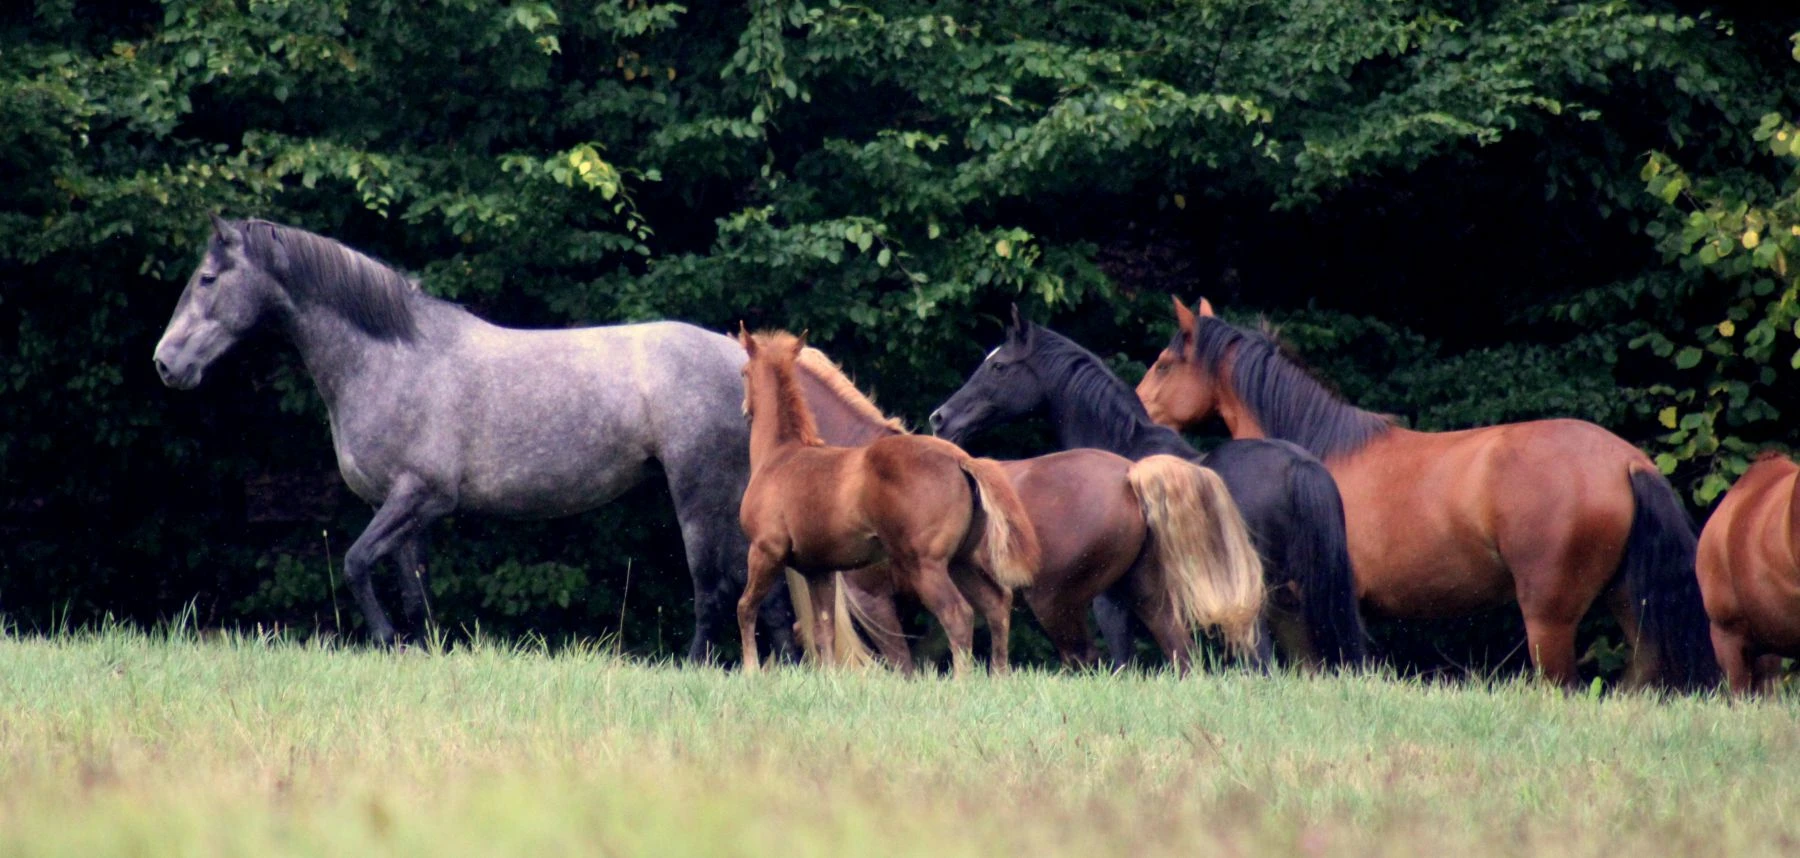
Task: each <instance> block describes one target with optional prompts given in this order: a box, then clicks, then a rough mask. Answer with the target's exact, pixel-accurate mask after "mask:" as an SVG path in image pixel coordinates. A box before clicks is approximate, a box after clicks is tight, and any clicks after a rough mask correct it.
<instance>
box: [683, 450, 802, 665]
mask: <svg viewBox="0 0 1800 858" xmlns="http://www.w3.org/2000/svg"><path fill="white" fill-rule="evenodd" d="M665 467H667V466H666V465H665ZM690 470H692V469H683V470H677V469H675V468H673V467H669V468H668V471H669V492H670V494H671V495H673V496H674V498H675V518H676V519H677V520H678V521H679V522H680V523H681V541H682V544H683V546H684V547H685V548H686V549H687V561H688V573H689V574H690V575H691V576H693V580H694V639H693V641H692V643H690V644H689V645H688V659H689V660H691V661H695V662H700V663H709V662H711V661H713V660H714V659H715V658H716V655H717V653H716V651H715V650H714V647H713V643H714V641H715V640H716V636H717V635H718V634H719V633H720V632H721V631H722V630H724V629H727V628H733V629H735V628H736V622H737V619H736V618H737V601H738V597H739V596H740V595H742V593H743V591H744V579H745V573H744V558H745V557H746V556H748V552H749V543H748V542H747V541H746V540H745V539H744V533H743V529H742V528H741V526H740V525H739V524H738V503H739V501H740V500H741V498H742V489H737V490H733V489H732V487H730V486H728V485H725V484H723V483H721V482H720V481H719V474H718V473H717V472H716V471H706V472H704V473H701V474H698V475H695V474H691V473H689V471H690ZM769 595H770V598H768V599H767V600H765V601H764V602H763V604H762V608H761V610H760V612H759V613H758V615H757V616H758V623H757V625H758V626H759V628H760V629H761V631H762V633H763V636H764V640H765V641H767V643H768V645H769V648H770V650H771V651H772V652H774V653H775V654H776V655H777V656H778V657H780V658H781V659H782V660H783V661H797V660H799V658H800V646H799V644H798V643H796V642H795V640H794V610H793V607H792V605H791V603H790V602H789V601H788V597H787V582H785V581H783V580H781V579H780V578H779V577H777V579H776V581H775V584H774V590H773V591H772V592H771V593H770V594H769Z"/></svg>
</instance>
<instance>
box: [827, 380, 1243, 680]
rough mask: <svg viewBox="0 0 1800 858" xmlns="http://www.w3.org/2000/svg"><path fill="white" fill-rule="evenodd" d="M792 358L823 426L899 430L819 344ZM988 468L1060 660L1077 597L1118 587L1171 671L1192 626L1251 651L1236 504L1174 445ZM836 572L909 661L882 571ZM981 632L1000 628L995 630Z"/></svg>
mask: <svg viewBox="0 0 1800 858" xmlns="http://www.w3.org/2000/svg"><path fill="white" fill-rule="evenodd" d="M797 365H798V372H797V373H796V376H797V378H798V379H799V381H800V388H801V390H802V391H803V395H804V396H805V397H806V400H807V404H808V406H809V408H810V409H811V411H812V412H813V414H814V415H815V416H816V418H817V421H818V428H819V433H820V434H821V435H823V436H824V437H826V438H828V439H830V440H832V441H834V442H837V443H843V444H868V443H872V442H875V441H876V440H878V439H882V438H892V437H895V436H899V435H902V434H903V433H904V432H905V429H904V427H902V425H901V424H900V422H899V421H898V420H893V419H891V418H889V417H887V416H886V415H884V414H882V413H881V410H880V409H879V408H877V407H876V406H875V403H874V402H872V401H870V400H869V398H868V397H866V396H864V395H863V394H862V392H861V391H859V390H857V389H856V385H855V384H853V383H852V382H851V381H850V380H849V379H848V378H846V377H845V376H844V374H843V371H842V370H840V369H839V368H838V366H837V365H836V364H834V363H832V362H831V359H830V358H828V357H826V356H825V354H824V353H823V352H820V351H819V350H817V349H812V348H808V349H805V350H804V351H802V352H801V355H800V358H799V360H798V363H797ZM1000 467H1001V469H1002V470H1003V471H1004V472H1005V474H1006V476H1007V479H1008V480H1010V481H1011V483H1012V486H1013V488H1014V489H1015V490H1016V491H1017V492H1018V494H1019V499H1020V501H1021V502H1022V503H1023V505H1024V508H1025V512H1026V515H1027V517H1028V518H1029V519H1030V521H1031V526H1032V530H1033V531H1034V532H1036V533H1037V535H1038V540H1039V543H1040V545H1041V546H1042V549H1043V556H1042V563H1041V564H1040V565H1039V567H1038V573H1037V576H1036V578H1034V579H1033V581H1032V582H1031V584H1030V586H1027V587H1025V588H1024V589H1023V590H1022V591H1021V592H1020V595H1021V596H1023V597H1024V599H1025V603H1026V604H1027V605H1028V606H1030V608H1031V611H1032V614H1033V615H1035V616H1036V617H1037V618H1038V622H1039V623H1040V624H1041V625H1042V626H1043V628H1044V632H1045V634H1046V635H1048V636H1049V638H1050V640H1051V643H1052V644H1054V645H1055V647H1056V650H1057V653H1058V655H1059V656H1060V657H1061V658H1062V660H1063V663H1064V664H1067V665H1069V666H1073V667H1081V666H1090V665H1093V664H1094V663H1095V662H1096V661H1097V660H1098V653H1097V652H1096V651H1095V649H1094V644H1093V632H1092V630H1091V629H1090V628H1089V627H1088V605H1089V604H1091V603H1092V602H1093V600H1094V598H1095V597H1096V596H1098V595H1100V594H1101V593H1102V592H1105V591H1108V590H1113V591H1114V592H1117V593H1120V594H1121V595H1122V596H1123V598H1122V601H1123V602H1125V603H1126V604H1128V605H1130V606H1131V607H1132V609H1133V610H1134V612H1135V613H1136V614H1137V616H1138V617H1139V619H1141V620H1142V621H1143V623H1144V625H1145V627H1146V628H1147V629H1149V631H1150V634H1151V636H1152V637H1153V638H1155V640H1156V642H1157V644H1158V646H1159V647H1161V648H1162V650H1163V652H1164V654H1166V655H1167V656H1168V657H1169V659H1170V661H1171V663H1173V664H1174V665H1175V666H1176V668H1177V669H1178V670H1185V669H1186V668H1187V667H1188V666H1189V665H1190V663H1191V661H1192V650H1193V646H1194V637H1193V633H1194V632H1196V631H1205V630H1209V629H1217V630H1218V631H1219V632H1220V633H1221V634H1222V636H1223V637H1224V638H1225V640H1226V642H1227V643H1228V644H1229V645H1231V646H1232V647H1233V648H1234V649H1236V650H1238V651H1239V652H1241V653H1245V654H1248V653H1251V652H1253V651H1254V650H1255V646H1256V635H1257V633H1258V623H1257V617H1258V616H1259V615H1260V614H1261V612H1262V608H1263V600H1264V591H1263V570H1262V562H1261V560H1260V559H1259V558H1258V557H1257V554H1256V549H1255V547H1254V546H1253V545H1252V544H1251V540H1250V534H1249V531H1248V530H1247V528H1246V527H1245V525H1244V520H1243V517H1242V516H1240V515H1239V514H1238V509H1237V505H1236V504H1235V503H1234V502H1233V501H1232V499H1231V495H1230V493H1229V492H1228V491H1227V490H1226V488H1225V484H1224V482H1223V481H1222V480H1220V478H1219V476H1218V475H1217V474H1215V473H1213V472H1212V470H1211V469H1209V468H1205V467H1202V466H1200V465H1196V464H1194V463H1192V462H1189V461H1187V460H1186V459H1182V458H1179V457H1176V456H1150V457H1148V458H1145V459H1143V460H1142V461H1139V462H1132V461H1131V460H1129V459H1126V458H1124V457H1123V456H1118V455H1114V454H1112V453H1108V452H1105V451H1103V450H1092V449H1080V450H1069V451H1066V452H1061V453H1053V454H1051V455H1048V456H1038V457H1035V458H1030V459H1023V460H1019V461H1011V462H1001V463H1000ZM845 582H846V583H845V587H844V589H845V590H847V591H848V595H849V597H850V598H849V600H848V601H849V602H851V603H853V605H854V606H855V608H856V612H857V613H858V614H859V615H860V619H861V621H862V626H863V627H864V629H865V630H866V631H868V632H869V635H870V637H871V639H873V640H874V641H875V643H876V645H877V647H878V648H879V649H880V650H881V653H882V656H883V658H885V659H886V660H887V661H888V662H889V663H891V664H893V665H895V666H897V667H899V668H900V669H902V670H910V669H911V668H912V655H911V652H910V651H909V649H908V647H907V645H906V639H905V637H904V636H903V635H902V634H900V631H899V626H900V624H899V618H898V616H897V615H896V614H895V611H894V595H895V589H894V587H893V585H892V579H891V578H890V577H889V576H888V575H887V573H886V572H885V571H883V570H880V569H879V568H877V569H870V570H862V571H857V572H851V573H847V574H846V576H845ZM958 583H959V584H960V583H963V582H961V581H959V582H958ZM964 592H965V594H966V595H968V596H969V597H970V598H971V599H972V600H976V601H977V603H978V604H981V603H983V602H986V601H989V600H992V599H994V598H995V597H994V595H993V594H992V593H991V592H988V591H985V590H983V589H981V588H980V587H979V584H977V585H976V587H975V588H969V587H965V589H964ZM990 622H991V620H990ZM990 631H991V632H992V633H993V634H994V635H996V636H999V635H1004V634H1005V629H1004V628H1000V629H990ZM839 639H840V640H843V637H841V636H840V638H839Z"/></svg>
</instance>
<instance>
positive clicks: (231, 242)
mask: <svg viewBox="0 0 1800 858" xmlns="http://www.w3.org/2000/svg"><path fill="white" fill-rule="evenodd" d="M206 216H207V217H209V218H211V219H212V228H213V233H214V234H215V235H217V236H218V237H219V243H220V244H223V245H225V246H226V247H234V246H236V245H239V244H242V243H243V241H244V236H243V234H242V233H240V232H238V230H237V227H235V226H232V225H231V224H230V222H228V221H226V220H225V219H224V218H222V217H219V215H218V213H217V212H209V213H208V214H207V215H206Z"/></svg>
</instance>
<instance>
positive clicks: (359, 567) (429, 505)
mask: <svg viewBox="0 0 1800 858" xmlns="http://www.w3.org/2000/svg"><path fill="white" fill-rule="evenodd" d="M455 506H456V503H455V501H453V500H451V499H450V498H447V497H445V496H443V495H441V494H438V493H436V492H434V491H432V490H431V489H430V487H428V486H426V485H425V483H424V481H423V480H420V479H418V478H417V477H412V476H403V477H401V478H400V479H399V480H397V481H395V483H394V487H393V488H392V489H390V490H388V496H387V500H385V501H383V502H382V504H381V508H380V509H378V510H376V511H375V519H374V520H373V521H370V522H369V526H368V527H367V528H365V529H364V530H363V532H362V535H361V536H359V537H357V538H356V542H355V544H353V545H351V546H350V550H349V551H348V552H346V553H345V555H344V582H345V583H346V584H348V585H349V587H350V594H351V595H352V596H354V597H356V604H357V607H359V608H361V609H362V614H363V622H364V623H366V624H368V627H369V638H370V640H372V641H374V642H375V643H376V644H377V645H379V646H387V645H389V644H391V643H393V641H394V626H393V624H392V623H390V622H388V617H387V613H386V612H385V611H383V610H382V609H381V603H380V602H379V601H377V600H376V598H375V586H374V583H373V582H372V581H371V580H370V573H371V572H372V571H374V568H375V564H376V563H377V562H379V561H380V560H381V558H383V557H387V556H390V555H391V554H392V552H394V550H395V549H397V548H399V547H400V546H401V545H403V544H405V543H407V542H409V541H411V540H412V539H413V537H414V536H416V535H417V534H418V533H419V532H420V531H422V530H423V529H424V527H425V525H427V524H429V523H431V522H432V521H434V520H436V519H437V518H439V517H441V516H443V515H444V514H445V513H447V512H449V511H450V510H451V509H453V508H455Z"/></svg>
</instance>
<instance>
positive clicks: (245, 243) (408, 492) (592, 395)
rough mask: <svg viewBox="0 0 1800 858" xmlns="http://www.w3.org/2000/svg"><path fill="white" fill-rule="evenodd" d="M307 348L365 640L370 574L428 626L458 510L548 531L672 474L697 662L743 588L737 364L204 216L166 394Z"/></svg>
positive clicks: (700, 334)
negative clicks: (382, 578)
mask: <svg viewBox="0 0 1800 858" xmlns="http://www.w3.org/2000/svg"><path fill="white" fill-rule="evenodd" d="M263 322H268V323H272V325H271V326H272V327H274V328H275V329H276V330H277V331H278V332H279V333H280V334H282V335H284V336H285V337H286V338H287V339H288V340H289V341H290V342H292V343H293V344H294V346H295V347H297V348H298V349H299V352H300V356H301V358H302V360H303V361H304V362H305V365H306V369H307V371H308V372H309V373H310V374H311V375H312V378H313V381H314V383H315V384H316V385H317V387H318V391H319V395H320V397H321V398H322V399H323V400H324V402H325V408H326V410H327V412H328V413H329V415H330V426H331V438H332V445H333V447H334V448H335V450H336V453H337V460H338V470H339V471H340V472H341V473H342V475H343V477H344V481H345V482H346V483H348V484H349V486H350V489H351V491H353V492H355V493H356V494H357V496H358V497H361V498H362V499H363V500H365V501H367V502H368V503H370V504H372V505H375V506H377V507H378V510H377V512H376V513H375V518H374V520H373V521H372V522H370V524H369V526H368V528H367V529H366V530H364V531H363V533H362V536H361V537H359V538H358V539H357V540H356V542H355V544H353V545H351V546H350V549H349V552H348V554H346V556H345V558H344V577H345V581H346V582H347V583H348V585H349V587H350V590H351V592H352V593H353V594H354V595H355V597H356V602H357V605H358V607H360V608H361V612H362V616H363V620H364V622H365V623H366V625H367V627H368V633H369V636H370V637H371V638H372V639H373V640H374V641H375V642H376V643H378V644H387V643H389V642H391V641H392V640H393V639H394V635H395V631H394V627H393V624H392V623H390V622H389V620H388V617H387V614H386V613H385V612H383V610H382V608H381V605H380V604H379V603H378V602H377V601H376V597H375V591H374V589H373V587H372V585H371V582H370V573H371V571H372V570H373V568H374V567H375V565H376V564H377V563H378V562H379V561H380V560H381V559H382V558H384V557H391V558H393V559H394V560H395V561H396V563H397V564H398V566H399V568H400V572H401V575H400V581H401V597H402V603H403V608H404V610H405V613H406V616H407V618H408V620H409V622H410V623H411V624H412V625H413V628H414V629H415V630H416V629H418V628H420V627H421V624H422V623H423V621H424V611H423V608H424V605H425V580H424V579H425V574H424V565H423V564H424V557H423V551H422V549H421V539H422V537H423V535H424V533H425V531H426V529H427V528H428V527H429V526H430V525H431V523H432V522H434V521H436V520H437V519H439V518H441V517H443V516H444V515H446V514H448V513H449V512H450V511H452V510H454V509H466V510H472V511H477V512H484V513H491V514H497V515H501V516H510V517H519V518H548V517H555V516H563V515H570V514H574V513H578V512H582V511H585V510H588V509H591V508H594V507H596V506H599V505H601V504H604V503H607V502H608V501H610V500H612V499H613V498H615V497H617V496H618V495H620V494H621V493H623V492H625V491H626V490H627V489H629V488H631V487H632V486H634V485H636V484H638V483H639V482H642V481H643V480H645V479H647V478H649V477H650V476H651V475H652V474H653V473H654V472H655V470H656V469H655V467H654V466H656V465H660V466H661V470H662V472H663V475H664V477H665V478H666V479H667V480H668V485H669V493H670V495H671V496H672V497H673V499H674V502H675V515H676V519H677V520H678V522H679V523H680V526H681V538H682V543H683V545H684V547H685V548H686V551H687V563H688V570H689V572H690V573H691V575H692V578H693V585H694V638H693V642H692V644H691V645H690V647H689V650H688V655H689V657H690V658H693V659H696V660H705V659H710V658H711V657H712V653H713V649H712V646H711V643H712V639H713V637H714V635H715V634H716V633H717V632H719V631H720V630H721V629H722V627H723V626H724V625H725V623H726V617H727V616H729V615H728V613H727V611H728V610H729V605H730V604H731V603H733V602H735V600H736V596H737V594H738V591H739V589H740V588H741V587H742V582H743V566H742V565H741V564H742V562H743V558H744V546H745V542H744V539H743V535H742V534H741V533H740V532H739V530H738V526H737V505H738V499H739V498H740V497H741V496H742V494H743V488H744V485H745V484H746V483H747V482H748V479H749V454H748V449H749V433H748V431H747V430H746V428H745V427H744V421H743V418H742V416H741V415H740V414H739V413H738V409H739V407H740V405H741V400H742V397H743V387H742V385H741V382H740V380H739V368H740V367H742V366H743V364H744V352H743V349H741V348H739V347H738V345H737V343H735V342H734V341H733V340H732V339H731V338H730V337H728V336H725V335H723V334H716V333H711V332H708V331H704V330H702V329H700V328H696V327H693V326H691V325H685V324H680V323H676V322H653V323H648V324H637V325H615V326H607V327H591V328H575V329H567V330H541V331H532V330H515V329H511V328H503V327H499V326H497V325H493V324H490V323H488V322H486V321H483V320H482V319H480V318H477V317H476V316H475V315H474V314H472V313H470V312H468V311H466V310H464V309H462V308H461V307H458V306H456V305H455V304H451V303H449V302H446V301H441V300H437V299H435V298H431V297H429V296H427V295H425V294H424V293H422V292H420V291H419V289H418V286H417V285H416V283H414V282H413V281H412V280H411V279H409V278H408V277H406V276H405V275H403V274H402V273H400V272H399V271H396V270H394V269H393V268H390V267H388V266H387V265H384V264H382V263H380V262H377V261H376V260H374V259H372V258H370V257H368V256H365V255H363V254H362V253H359V252H357V251H355V250H353V249H351V248H349V247H347V246H345V245H343V244H340V243H338V242H336V241H334V240H332V239H329V238H326V237H324V236H320V235H315V234H313V233H310V232H307V231H305V230H301V229H297V228H294V227H289V226H282V225H280V224H275V223H270V222H268V221H263V220H249V221H225V220H221V219H219V218H218V217H216V216H215V217H214V218H213V233H212V236H211V238H210V240H209V241H208V243H207V247H206V251H205V254H204V256H203V257H202V259H201V260H200V264H199V265H198V266H197V267H196V268H195V270H194V272H193V274H192V275H191V276H190V277H189V278H188V282H187V286H186V288H185V289H184V290H183V291H182V293H181V298H180V300H179V302H178V303H177V304H176V305H175V312H174V315H173V318H171V319H170V320H169V326H168V329H167V330H166V331H165V332H164V333H163V336H162V340H161V341H160V342H159V343H157V346H156V355H155V361H156V371H157V373H158V374H159V375H160V376H161V377H162V380H163V383H164V384H167V385H168V386H169V387H172V388H177V389H182V390H185V389H189V388H192V387H194V386H195V385H197V384H199V383H200V379H201V377H202V375H204V374H205V372H206V370H207V368H208V367H209V366H210V365H211V364H212V363H213V362H214V361H215V360H216V359H217V358H219V356H220V355H222V354H224V353H225V351H226V350H227V349H229V348H230V347H231V346H232V345H233V344H234V343H236V342H237V341H238V340H239V339H241V338H242V337H244V336H245V335H246V334H248V333H249V332H250V331H251V330H252V328H254V327H256V326H257V325H258V324H260V323H263ZM786 602H787V600H785V599H780V600H770V602H769V603H768V608H767V610H766V611H765V613H764V616H763V620H764V626H765V628H766V629H767V630H768V631H769V633H770V638H769V640H770V646H771V648H772V649H773V650H774V651H775V652H777V653H779V654H781V655H782V656H784V657H789V658H791V657H792V656H793V655H794V654H795V653H796V652H797V650H796V647H795V645H794V640H793V632H792V625H793V618H792V615H791V613H789V611H788V607H787V604H786Z"/></svg>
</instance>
